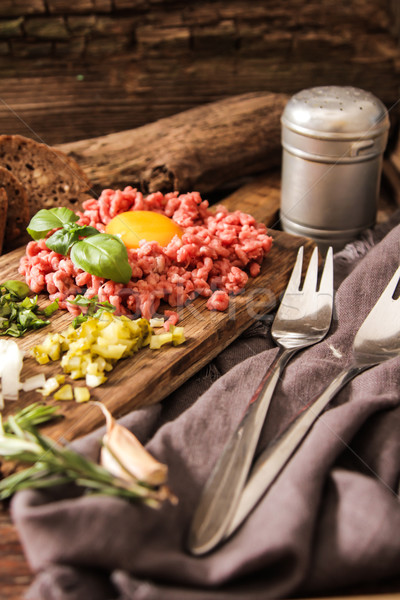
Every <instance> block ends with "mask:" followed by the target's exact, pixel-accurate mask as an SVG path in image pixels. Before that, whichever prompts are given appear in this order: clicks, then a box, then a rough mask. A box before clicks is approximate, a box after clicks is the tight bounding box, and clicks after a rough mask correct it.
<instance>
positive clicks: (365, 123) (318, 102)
mask: <svg viewBox="0 0 400 600" xmlns="http://www.w3.org/2000/svg"><path fill="white" fill-rule="evenodd" d="M282 125H284V126H285V127H287V128H289V129H291V130H292V131H295V132H297V133H299V134H303V135H306V136H311V137H314V136H315V137H318V138H320V139H321V138H324V139H336V140H338V139H342V140H345V139H354V138H363V137H375V136H378V135H381V134H382V133H384V132H386V131H387V130H388V129H389V117H388V113H387V110H386V107H385V106H384V104H383V103H382V102H381V101H380V100H379V99H378V98H376V97H375V96H374V95H373V94H371V93H370V92H367V91H365V90H361V89H358V88H355V87H340V86H322V87H314V88H309V89H306V90H302V91H301V92H299V93H297V94H295V95H294V96H292V98H291V99H290V100H289V102H288V103H287V105H286V107H285V110H284V112H283V115H282Z"/></svg>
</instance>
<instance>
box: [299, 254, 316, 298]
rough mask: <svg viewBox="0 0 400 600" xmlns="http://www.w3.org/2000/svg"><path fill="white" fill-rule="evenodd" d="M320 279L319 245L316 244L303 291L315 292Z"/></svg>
mask: <svg viewBox="0 0 400 600" xmlns="http://www.w3.org/2000/svg"><path fill="white" fill-rule="evenodd" d="M317 281H318V247H317V246H315V248H314V251H313V253H312V255H311V259H310V263H309V265H308V269H307V273H306V277H305V280H304V285H303V291H304V292H306V291H310V292H315V290H316V288H317Z"/></svg>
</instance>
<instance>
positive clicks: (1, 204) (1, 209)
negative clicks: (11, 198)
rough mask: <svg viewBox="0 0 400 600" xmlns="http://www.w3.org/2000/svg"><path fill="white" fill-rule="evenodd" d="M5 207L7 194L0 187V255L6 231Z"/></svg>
mask: <svg viewBox="0 0 400 600" xmlns="http://www.w3.org/2000/svg"><path fill="white" fill-rule="evenodd" d="M7 206H8V199H7V192H6V190H5V189H4V188H3V187H0V254H1V253H2V250H3V241H4V234H5V231H6V221H7Z"/></svg>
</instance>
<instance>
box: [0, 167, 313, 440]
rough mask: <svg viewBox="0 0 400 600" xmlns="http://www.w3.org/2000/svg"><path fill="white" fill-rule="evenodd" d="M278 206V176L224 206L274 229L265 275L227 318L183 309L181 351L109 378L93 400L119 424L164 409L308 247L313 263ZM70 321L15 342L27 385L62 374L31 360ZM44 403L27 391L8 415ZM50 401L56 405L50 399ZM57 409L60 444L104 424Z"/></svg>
mask: <svg viewBox="0 0 400 600" xmlns="http://www.w3.org/2000/svg"><path fill="white" fill-rule="evenodd" d="M279 199H280V191H279V177H278V176H276V175H275V176H267V177H265V178H262V179H259V180H257V181H256V182H253V183H249V184H247V185H245V186H243V187H241V188H240V189H239V190H238V191H236V192H235V193H233V194H232V195H230V196H229V197H227V198H226V199H225V200H224V202H223V203H224V204H225V205H226V206H227V208H228V209H229V210H236V209H240V210H243V211H245V212H248V213H250V214H252V215H253V216H254V217H255V218H256V219H257V220H258V221H262V222H264V223H265V224H266V225H267V226H268V227H270V228H271V230H270V234H271V235H272V237H273V240H274V241H273V247H272V250H271V251H270V252H269V253H268V255H267V257H266V258H265V260H264V262H263V265H262V269H261V274H260V275H259V276H258V277H256V278H255V279H250V280H249V282H248V285H247V286H246V289H245V291H244V292H243V293H242V294H240V295H238V296H236V297H233V298H232V299H231V302H230V306H229V308H228V310H227V311H226V312H214V311H212V312H211V311H209V310H207V309H206V306H205V305H206V300H205V299H201V298H198V299H196V300H195V301H194V302H193V303H191V304H189V305H188V306H186V307H184V308H183V309H182V310H180V311H179V312H180V317H181V320H180V324H181V325H183V326H184V328H185V336H186V340H187V341H186V342H185V343H184V344H182V345H181V346H177V347H168V346H163V347H162V348H161V349H160V350H150V349H149V348H144V349H143V350H141V351H140V352H139V353H137V354H136V355H135V356H133V357H132V358H129V359H125V360H123V361H121V362H120V363H118V365H117V366H116V367H115V368H114V370H113V371H112V372H111V373H110V374H109V377H108V380H107V382H106V383H105V384H103V385H102V386H100V387H98V388H95V389H93V390H92V399H93V400H100V401H102V402H104V404H105V405H106V406H107V407H108V408H109V410H110V411H111V412H112V413H113V414H114V415H115V416H116V417H119V416H122V415H124V414H126V413H128V412H129V411H131V410H132V409H134V408H138V407H141V406H145V405H149V404H153V403H156V402H159V401H160V400H162V399H163V398H165V397H166V396H168V394H170V393H171V392H172V391H173V390H174V389H176V388H177V387H179V386H180V385H181V384H182V383H183V382H184V381H186V380H187V379H188V378H189V377H190V376H192V375H193V374H194V373H196V372H197V371H198V370H199V369H200V368H201V367H202V366H204V365H205V364H206V363H207V362H209V361H210V360H211V359H212V358H213V357H215V356H216V355H217V354H218V353H219V352H221V350H223V349H224V348H225V347H226V346H228V345H229V344H230V343H231V342H232V341H233V340H234V339H235V338H236V337H238V336H239V335H240V334H241V333H242V332H243V331H244V330H245V329H246V328H248V327H249V326H250V325H251V323H252V322H253V321H254V320H255V319H257V318H258V319H259V318H261V317H262V316H263V315H265V314H266V313H268V312H270V311H271V310H272V309H273V308H274V307H275V306H276V304H277V303H278V302H279V297H280V295H281V293H282V292H283V290H284V289H285V287H286V284H287V282H288V279H289V276H290V273H291V270H292V267H293V264H294V261H295V258H296V254H297V251H298V248H299V247H300V246H301V245H305V251H306V257H307V259H308V256H309V254H310V253H311V251H312V248H313V247H314V244H313V243H312V242H311V241H310V240H307V239H305V238H300V237H297V236H292V235H289V234H286V233H283V232H280V231H277V230H275V229H273V227H274V226H275V227H276V224H277V216H278V210H279ZM24 252H25V250H24V248H21V249H18V250H15V251H13V252H11V253H9V254H7V255H5V256H2V257H0V281H6V280H7V279H20V278H21V277H20V276H19V275H18V265H19V260H20V258H21V256H23V254H24ZM307 262H308V260H306V261H305V263H306V264H307ZM43 298H45V297H44V296H43ZM71 320H72V317H71V315H70V314H69V313H67V312H64V311H62V312H61V311H60V312H59V313H56V314H55V315H53V316H52V317H51V325H49V326H48V327H46V328H43V329H41V330H39V331H36V332H32V333H29V334H27V335H25V336H24V337H23V338H19V339H17V342H18V344H19V345H20V347H21V348H22V349H23V350H24V351H26V358H25V360H24V367H23V371H22V376H21V378H22V380H24V379H25V378H26V377H29V376H31V375H33V374H35V373H39V372H40V371H41V370H43V371H44V373H45V375H46V377H49V376H51V375H53V374H55V373H60V372H61V367H60V365H59V363H51V364H48V365H44V366H40V365H38V364H37V363H36V361H35V360H34V359H33V358H31V357H29V356H28V354H27V353H28V351H29V349H30V348H32V347H33V346H34V345H35V344H37V343H39V342H40V341H41V340H43V338H44V337H45V336H46V335H47V333H49V332H50V331H61V330H62V329H65V327H66V326H67V325H68V324H69V323H70V322H71ZM74 383H75V384H77V383H78V382H74ZM83 383H84V382H82V384H83ZM39 400H43V397H42V395H41V394H40V393H38V392H29V393H24V392H21V393H20V398H19V400H18V401H17V402H9V401H8V402H6V407H5V410H4V416H6V415H7V414H9V413H15V412H16V411H17V410H18V409H21V408H22V407H24V406H26V405H28V404H30V403H32V402H35V401H39ZM45 402H47V403H50V404H52V403H53V401H52V400H51V397H50V399H46V400H45ZM58 406H59V408H60V412H62V414H63V415H64V418H63V419H60V420H58V421H57V422H56V424H53V425H50V426H48V427H46V433H47V434H48V435H51V436H52V437H54V438H55V439H58V438H63V439H68V440H72V439H76V438H77V437H80V436H81V435H84V434H86V433H89V432H90V431H92V430H93V429H95V428H96V427H98V426H99V425H102V424H103V417H102V415H101V413H100V411H99V410H98V408H97V407H94V406H92V405H90V404H76V403H75V402H73V401H71V402H59V403H58Z"/></svg>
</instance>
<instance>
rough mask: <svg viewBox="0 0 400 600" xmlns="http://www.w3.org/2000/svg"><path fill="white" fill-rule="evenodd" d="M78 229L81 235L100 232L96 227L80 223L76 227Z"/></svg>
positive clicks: (87, 235)
mask: <svg viewBox="0 0 400 600" xmlns="http://www.w3.org/2000/svg"><path fill="white" fill-rule="evenodd" d="M76 231H77V232H78V234H79V236H81V237H89V236H91V235H98V234H99V230H98V229H96V227H92V226H91V225H79V226H78V227H77V228H76Z"/></svg>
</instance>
